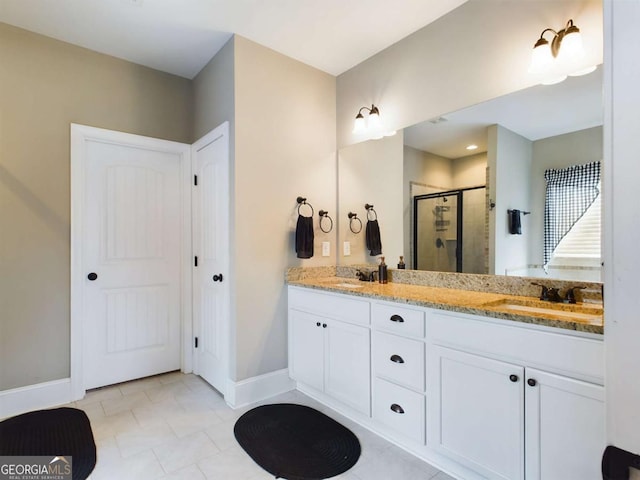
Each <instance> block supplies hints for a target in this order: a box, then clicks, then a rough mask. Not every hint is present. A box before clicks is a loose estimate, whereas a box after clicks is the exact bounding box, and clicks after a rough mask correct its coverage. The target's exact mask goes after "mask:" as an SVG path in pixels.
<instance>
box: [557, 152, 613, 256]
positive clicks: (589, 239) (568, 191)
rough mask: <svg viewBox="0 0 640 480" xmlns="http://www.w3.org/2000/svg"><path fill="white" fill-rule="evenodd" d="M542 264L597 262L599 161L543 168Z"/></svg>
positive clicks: (598, 251) (598, 238) (598, 248)
mask: <svg viewBox="0 0 640 480" xmlns="http://www.w3.org/2000/svg"><path fill="white" fill-rule="evenodd" d="M544 176H545V179H546V181H547V191H546V196H545V210H544V267H545V268H547V267H548V265H549V263H550V262H551V261H552V260H553V264H554V265H559V264H562V265H572V266H594V264H596V265H597V264H599V263H600V217H601V215H600V189H599V186H600V162H592V163H588V164H586V165H574V166H572V167H569V168H565V169H561V170H555V169H550V170H547V171H545V172H544Z"/></svg>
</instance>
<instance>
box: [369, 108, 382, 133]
mask: <svg viewBox="0 0 640 480" xmlns="http://www.w3.org/2000/svg"><path fill="white" fill-rule="evenodd" d="M367 128H368V129H369V131H371V133H373V134H377V133H379V132H380V131H381V130H382V122H381V121H380V113H379V112H378V109H377V108H376V109H375V110H372V111H371V113H370V114H369V118H367Z"/></svg>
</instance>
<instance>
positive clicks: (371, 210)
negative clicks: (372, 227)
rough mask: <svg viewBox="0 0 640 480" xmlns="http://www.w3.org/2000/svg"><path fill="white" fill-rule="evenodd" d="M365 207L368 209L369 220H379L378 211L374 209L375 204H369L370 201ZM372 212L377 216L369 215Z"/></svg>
mask: <svg viewBox="0 0 640 480" xmlns="http://www.w3.org/2000/svg"><path fill="white" fill-rule="evenodd" d="M364 208H365V209H366V210H367V220H369V221H370V222H372V221H374V220H377V219H378V212H376V211H375V210H374V209H373V205H370V204H368V203H365V205H364ZM371 212H373V214H374V215H375V217H373V218H371V217H370V216H369V214H370V213H371Z"/></svg>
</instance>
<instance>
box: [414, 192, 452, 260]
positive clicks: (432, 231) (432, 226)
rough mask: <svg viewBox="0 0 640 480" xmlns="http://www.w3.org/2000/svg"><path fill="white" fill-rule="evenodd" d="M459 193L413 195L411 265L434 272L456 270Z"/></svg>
mask: <svg viewBox="0 0 640 480" xmlns="http://www.w3.org/2000/svg"><path fill="white" fill-rule="evenodd" d="M460 198H461V193H460V192H459V191H458V192H453V193H451V192H445V193H433V194H430V195H421V196H419V197H415V200H414V205H415V208H414V212H415V220H414V221H415V224H414V226H415V228H414V250H413V251H414V257H415V259H414V267H415V268H416V269H418V270H431V271H436V272H457V271H460V268H461V262H462V258H461V255H460V253H461V252H460V251H459V249H458V234H459V233H460V232H459V230H460V229H459V228H458V226H459V225H458V204H459V203H460Z"/></svg>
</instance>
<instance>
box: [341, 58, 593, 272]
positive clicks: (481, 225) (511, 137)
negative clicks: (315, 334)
mask: <svg viewBox="0 0 640 480" xmlns="http://www.w3.org/2000/svg"><path fill="white" fill-rule="evenodd" d="M602 122H603V113H602V69H601V68H599V69H598V70H596V72H594V73H591V74H589V75H586V76H583V77H574V78H569V79H568V80H567V81H565V82H563V83H560V84H557V85H553V86H542V85H539V86H535V87H532V88H529V89H526V90H523V91H520V92H515V93H512V94H510V95H506V96H504V97H500V98H497V99H494V100H491V101H488V102H485V103H482V104H479V105H474V106H472V107H469V108H465V109H463V110H460V111H457V112H452V113H449V114H443V115H441V116H439V117H437V118H434V119H430V120H427V121H425V122H422V123H420V124H417V125H414V126H411V127H408V128H406V129H404V131H403V132H399V133H398V135H397V136H396V137H391V138H385V139H383V140H372V141H369V142H364V143H363V144H358V145H352V146H350V147H347V148H345V149H342V150H341V151H340V152H339V153H340V155H339V164H338V165H339V173H338V175H339V186H338V195H339V199H338V201H339V204H340V209H341V210H342V209H343V208H346V209H348V208H357V206H358V204H360V203H361V204H362V205H364V203H366V202H369V203H374V204H375V205H376V209H377V210H378V211H379V212H380V209H382V210H383V211H384V216H383V218H382V219H381V235H382V244H383V253H384V254H385V255H386V257H387V262H388V263H390V264H392V265H393V264H394V263H395V262H394V261H393V260H394V259H395V258H397V257H396V255H404V257H405V259H406V261H407V268H418V269H428V270H436V271H459V272H466V273H489V274H500V275H505V274H506V275H517V276H546V277H549V278H561V279H566V280H584V281H600V280H601V275H600V258H599V246H596V247H593V248H592V250H591V251H590V252H587V253H584V252H583V251H577V250H575V249H574V247H573V246H572V245H577V244H579V243H580V241H582V238H583V237H582V236H580V235H581V234H580V235H577V236H578V237H579V238H578V240H577V243H576V242H574V243H573V244H572V243H571V242H564V244H562V250H561V251H559V253H558V255H557V258H555V259H554V260H552V261H551V262H550V263H549V265H548V268H547V269H546V271H545V269H544V268H543V250H544V235H545V230H544V210H545V189H546V183H545V179H544V174H545V171H546V170H548V169H564V168H567V167H571V166H574V165H584V164H587V163H590V162H597V161H600V160H601V158H602ZM470 145H476V146H477V148H476V149H474V150H467V147H468V146H470ZM400 178H401V180H400ZM399 182H401V183H402V186H399V185H398V183H399ZM482 187H486V190H485V188H482ZM445 192H446V193H445ZM445 198H446V199H447V202H445V201H444V199H445ZM598 198H599V197H598ZM400 199H401V200H400ZM492 205H494V207H493V208H492ZM352 206H353V207H352ZM447 207H448V208H447ZM513 209H517V210H521V211H530V212H531V215H527V216H522V217H521V230H522V234H521V235H516V234H510V233H509V224H508V213H507V211H508V210H513ZM360 210H363V209H362V206H360ZM343 213H344V216H345V218H343ZM584 216H585V217H589V218H590V219H591V220H589V222H591V223H590V224H589V226H587V227H581V231H582V230H585V229H586V230H588V231H590V232H591V235H590V237H589V238H591V239H595V238H596V237H597V238H599V235H595V234H593V232H594V231H596V230H597V231H598V232H599V228H600V227H599V225H600V218H601V214H600V206H599V201H597V202H594V204H593V206H592V207H591V209H590V214H589V215H586V214H585V215H584ZM345 219H346V212H342V211H341V212H340V218H339V223H340V224H341V225H345ZM583 223H585V222H583ZM385 225H386V228H385ZM347 230H348V229H347ZM340 232H341V233H340V241H341V242H344V241H348V242H349V243H350V246H351V250H352V252H353V251H355V252H361V254H360V255H356V256H354V257H348V256H344V255H339V258H340V263H342V264H353V263H363V262H371V263H373V262H374V261H375V260H376V259H375V258H372V257H368V256H367V255H366V252H365V251H364V248H360V243H364V239H360V238H357V237H355V236H351V237H350V238H347V237H349V235H348V233H345V228H340ZM567 236H569V235H567ZM341 245H342V243H341ZM567 245H568V246H567ZM385 247H386V248H385ZM594 252H595V253H594ZM341 253H342V252H341Z"/></svg>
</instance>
